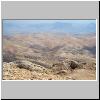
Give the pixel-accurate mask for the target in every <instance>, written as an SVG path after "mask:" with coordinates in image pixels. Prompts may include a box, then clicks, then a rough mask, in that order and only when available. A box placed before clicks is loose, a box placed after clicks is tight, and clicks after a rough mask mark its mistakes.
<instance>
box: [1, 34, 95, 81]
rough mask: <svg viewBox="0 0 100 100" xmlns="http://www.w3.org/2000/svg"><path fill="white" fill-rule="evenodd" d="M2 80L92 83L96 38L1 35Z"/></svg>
mask: <svg viewBox="0 0 100 100" xmlns="http://www.w3.org/2000/svg"><path fill="white" fill-rule="evenodd" d="M2 51H3V80H95V79H96V34H95V33H92V34H84V35H78V36H77V35H75V36H74V35H56V34H53V33H31V34H14V35H3V50H2Z"/></svg>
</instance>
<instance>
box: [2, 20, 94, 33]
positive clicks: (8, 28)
mask: <svg viewBox="0 0 100 100" xmlns="http://www.w3.org/2000/svg"><path fill="white" fill-rule="evenodd" d="M95 26H96V20H3V33H7V34H10V33H14V32H19V33H20V32H22V33H24V32H48V31H50V32H95V30H96V27H95Z"/></svg>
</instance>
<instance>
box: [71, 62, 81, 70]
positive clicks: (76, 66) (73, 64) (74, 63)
mask: <svg viewBox="0 0 100 100" xmlns="http://www.w3.org/2000/svg"><path fill="white" fill-rule="evenodd" d="M79 67H80V65H79V63H78V62H76V61H70V68H71V69H75V68H79Z"/></svg>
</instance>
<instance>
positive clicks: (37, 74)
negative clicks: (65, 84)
mask: <svg viewBox="0 0 100 100" xmlns="http://www.w3.org/2000/svg"><path fill="white" fill-rule="evenodd" d="M95 79H96V63H95V61H94V60H93V61H92V60H90V62H89V61H88V62H87V60H85V61H84V62H82V61H79V62H78V61H75V60H68V59H67V60H65V61H63V62H59V63H55V64H53V65H52V66H51V67H44V66H43V65H39V64H35V63H32V62H30V61H27V60H19V61H14V62H9V63H7V62H4V63H3V80H95Z"/></svg>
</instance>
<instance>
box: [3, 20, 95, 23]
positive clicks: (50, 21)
mask: <svg viewBox="0 0 100 100" xmlns="http://www.w3.org/2000/svg"><path fill="white" fill-rule="evenodd" d="M95 21H96V20H4V23H15V24H39V23H55V22H63V23H81V24H83V23H85V24H88V23H95Z"/></svg>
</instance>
